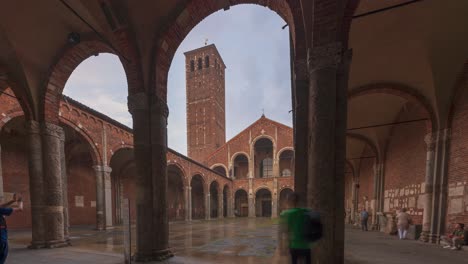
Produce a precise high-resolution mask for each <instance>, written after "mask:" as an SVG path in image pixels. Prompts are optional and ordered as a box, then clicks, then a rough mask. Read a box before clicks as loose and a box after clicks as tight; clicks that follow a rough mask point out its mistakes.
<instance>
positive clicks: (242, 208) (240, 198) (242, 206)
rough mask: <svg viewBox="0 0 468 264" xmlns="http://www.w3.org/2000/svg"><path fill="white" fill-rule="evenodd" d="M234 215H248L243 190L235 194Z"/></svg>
mask: <svg viewBox="0 0 468 264" xmlns="http://www.w3.org/2000/svg"><path fill="white" fill-rule="evenodd" d="M234 215H235V216H237V217H246V216H248V215H249V200H248V198H247V192H246V191H245V190H242V189H241V190H237V191H236V194H235V208H234Z"/></svg>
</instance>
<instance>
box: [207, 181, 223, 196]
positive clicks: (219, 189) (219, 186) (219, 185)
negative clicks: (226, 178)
mask: <svg viewBox="0 0 468 264" xmlns="http://www.w3.org/2000/svg"><path fill="white" fill-rule="evenodd" d="M213 183H216V184H217V185H218V188H217V189H218V193H219V192H220V191H222V189H221V184H220V183H219V182H218V181H217V180H212V181H211V182H210V184H209V186H208V188H209V189H210V190H211V185H212V184H213Z"/></svg>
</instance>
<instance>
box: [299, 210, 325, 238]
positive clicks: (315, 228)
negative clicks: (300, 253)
mask: <svg viewBox="0 0 468 264" xmlns="http://www.w3.org/2000/svg"><path fill="white" fill-rule="evenodd" d="M303 230H304V240H305V241H307V242H315V241H317V240H319V239H321V238H322V236H323V226H322V221H321V220H320V214H319V213H318V212H314V211H312V210H309V209H306V210H305V211H304V227H303Z"/></svg>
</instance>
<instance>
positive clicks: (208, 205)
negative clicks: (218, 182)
mask: <svg viewBox="0 0 468 264" xmlns="http://www.w3.org/2000/svg"><path fill="white" fill-rule="evenodd" d="M215 206H216V205H215ZM205 219H206V220H210V219H211V194H210V192H209V191H208V192H207V193H206V200H205Z"/></svg>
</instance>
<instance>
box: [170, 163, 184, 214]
mask: <svg viewBox="0 0 468 264" xmlns="http://www.w3.org/2000/svg"><path fill="white" fill-rule="evenodd" d="M184 178H185V177H184V174H183V172H182V171H181V169H180V168H179V167H178V166H176V165H168V166H167V203H168V204H167V211H168V212H167V215H168V218H169V220H170V221H176V220H184V219H185V199H184V182H183V179H184Z"/></svg>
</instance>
